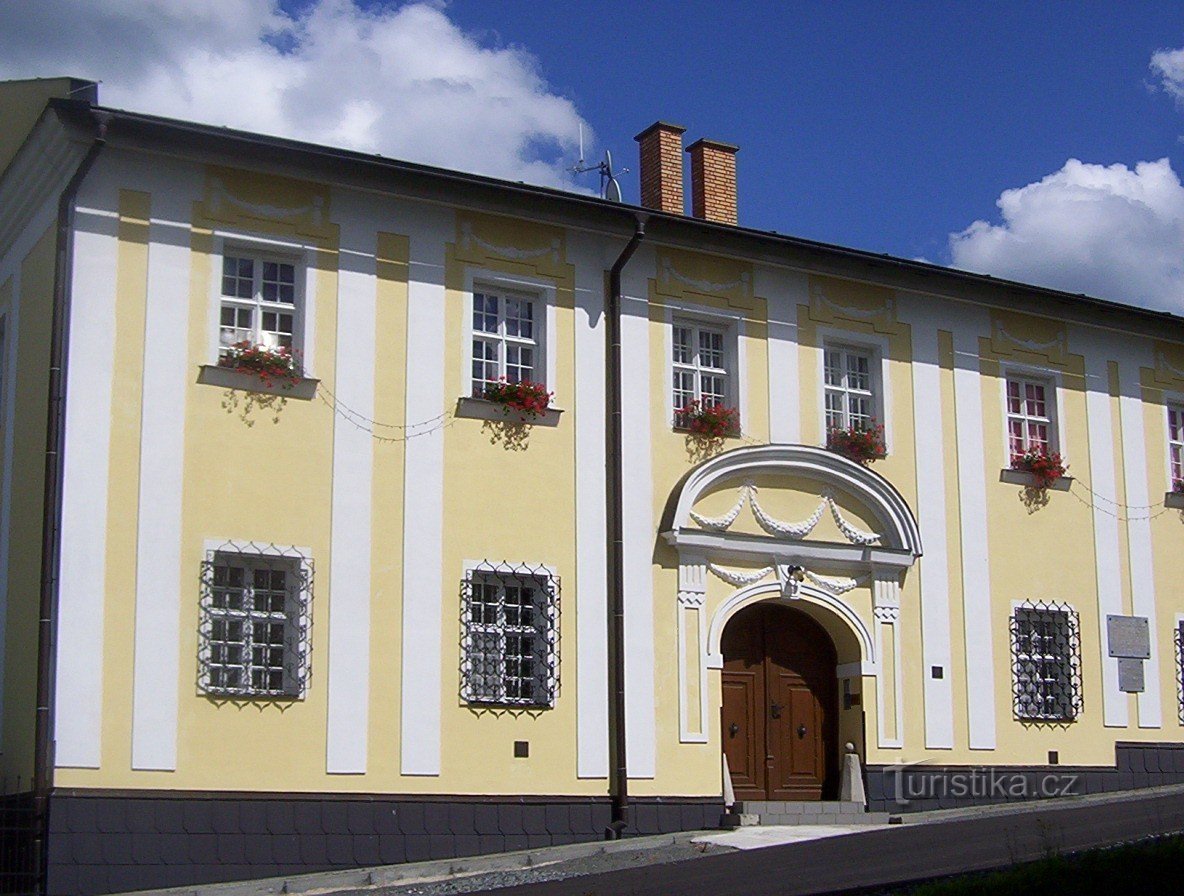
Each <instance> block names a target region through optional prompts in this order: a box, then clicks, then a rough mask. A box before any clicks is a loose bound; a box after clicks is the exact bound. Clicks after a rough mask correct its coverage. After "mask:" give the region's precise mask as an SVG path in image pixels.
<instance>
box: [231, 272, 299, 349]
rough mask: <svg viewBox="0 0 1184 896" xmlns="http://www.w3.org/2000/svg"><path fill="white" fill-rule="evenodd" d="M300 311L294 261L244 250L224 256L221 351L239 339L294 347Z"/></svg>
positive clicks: (258, 343)
mask: <svg viewBox="0 0 1184 896" xmlns="http://www.w3.org/2000/svg"><path fill="white" fill-rule="evenodd" d="M298 312H299V309H298V302H297V291H296V265H295V264H293V263H292V262H290V261H281V260H278V259H274V258H268V257H266V256H252V255H248V254H245V253H243V252H234V253H230V254H227V255H225V256H223V258H222V306H221V310H220V317H219V325H220V326H219V333H218V337H219V352H220V353H223V354H224V353H225V352H226V351H227V350H228V349H229V348H230V346H232V345H234V344H235V343H237V342H250V343H252V344H254V345H266V346H267V347H269V348H273V349H274V348H289V349H290V348H294V347H295V346H294V345H293V340H294V339H295V333H296V320H297V316H298Z"/></svg>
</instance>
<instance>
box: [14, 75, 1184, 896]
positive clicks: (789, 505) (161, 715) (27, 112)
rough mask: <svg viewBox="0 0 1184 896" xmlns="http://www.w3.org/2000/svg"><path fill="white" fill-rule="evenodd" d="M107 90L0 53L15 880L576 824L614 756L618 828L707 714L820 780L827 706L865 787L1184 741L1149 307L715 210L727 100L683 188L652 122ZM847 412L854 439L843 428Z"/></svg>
mask: <svg viewBox="0 0 1184 896" xmlns="http://www.w3.org/2000/svg"><path fill="white" fill-rule="evenodd" d="M95 91H96V88H95V86H94V85H93V84H88V83H85V82H76V81H70V80H68V79H63V80H60V81H36V82H14V83H9V84H5V85H2V86H0V117H2V120H4V121H5V122H6V125H7V129H6V132H5V133H4V134H3V135H0V138H2V140H3V142H2V143H0V150H2V152H3V155H0V168H2V169H3V174H2V175H0V380H2V386H0V432H2V433H3V436H2V438H0V445H3V459H4V462H3V481H2V483H0V488H2V502H0V514H2V517H0V596H2V600H0V615H2V618H3V630H4V634H5V637H4V639H3V642H2V644H3V651H4V654H3V662H2V664H0V668H2V669H3V689H2V694H3V714H2V724H3V732H2V748H3V757H2V758H3V770H4V776H5V782H6V790H7V792H8V796H7V797H6V800H5V805H6V812H7V813H9V815H10V816H11V817H14V818H15V817H24V818H28V819H30V820H31V822H32V821H37V820H39V821H37V824H39V825H41V826H39V827H38V826H36V825H34V826H33V827H32V831H33V834H35V840H36V843H35V844H34V845H36V846H38V847H39V848H40V852H37V853H34V852H32V851H29V850H31V849H32V846H30V845H28V844H25V846H26V847H28V849H26V851H25V852H23V853H21V855H22V856H24V857H26V858H30V857H31V859H30V861H31V862H32V865H33V866H34V870H36V868H37V867H42V868H43V869H44V871H45V874H46V877H45V879H44V880H43V881H42V885H43V888H44V889H45V890H46V892H49V893H75V892H85V893H103V892H113V891H118V890H128V889H135V888H142V887H149V886H162V885H166V884H184V883H192V882H197V881H203V880H216V879H232V878H238V877H252V876H256V877H258V876H267V875H272V874H278V873H288V872H292V871H297V870H301V869H306V870H314V869H320V868H328V867H346V866H363V865H368V864H380V863H390V862H399V861H405V860H416V859H421V858H428V857H439V856H449V855H463V854H472V853H477V852H490V851H500V850H506V849H515V848H521V847H525V846H530V845H538V844H543V843H561V842H568V841H572V840H578V839H590V838H598V837H601V836H603V834H604V831H605V828H606V827H609V826H611V825H612V823H613V822H614V820H616V821H621V820H622V819H620V818H614V807H616V808H618V809H619V808H620V806H621V802H622V797H623V796H625V794H622V793H621V792H620V788H619V784H620V779H621V777H625V778H626V779H627V788H628V792H627V797H628V815H627V816H626V817H625V819H624V822H625V824H626V825H627V827H626V829H625V833H630V832H657V831H666V830H675V829H685V828H698V827H703V826H711V825H713V824H715V823H717V822H718V820H719V816H720V813H721V810H722V808H723V798H722V796H721V793H722V790H723V772H722V769H721V766H722V761H721V757H723V756H725V755H726V757H727V767H728V775H729V782H730V783H731V785H732V787H733V789H734V791H735V793H736V795H737V797H739V798H742V799H750V800H752V799H774V800H780V799H794V800H799V799H802V800H804V799H812V800H818V799H824V800H826V799H834V798H835V797H836V796H837V792H836V790H837V770H838V768H839V765H840V760H841V758H842V755H843V751H844V744H845V743H847V742H850V743H851V744H853V745H854V749H855V751H856V753H857V755H858V756H859V757H860V759H861V762H862V764H863V768H864V772H865V775H866V778H867V786H868V796H869V806H870V807H871V808H885V807H887V806H891V807H894V808H896V809H899V810H901V811H907V810H908V809H910V808H918V807H921V808H927V807H930V806H933V805H938V804H947V803H948V802H950V801H959V800H961V801H974V800H978V801H984V800H986V801H989V800H991V799H998V798H1000V795H999V794H998V793H993V792H986V793H980V792H977V791H973V792H971V791H968V790H967V789H966V788H965V787H964V786H962V785H960V784H959V782H960V781H961V782H963V784H965V779H966V776H968V775H970V774H971V773H973V774H975V775H978V774H986V773H987V772H986V770H987V769H991V768H1006V769H1010V770H1011V771H1012V772H1013V773H1014V774H1015V775H1016V776H1018V777H1017V780H1022V781H1024V782H1026V784H1025V786H1028V785H1030V786H1032V787H1038V786H1041V785H1040V782H1044V781H1046V780H1048V777H1049V774H1050V773H1051V772H1058V773H1064V774H1065V775H1070V776H1072V777H1073V778H1074V781H1075V782H1076V783H1075V785H1074V786H1076V787H1078V788H1082V789H1087V790H1088V789H1118V788H1126V787H1137V786H1144V785H1148V784H1154V783H1161V782H1166V781H1169V780H1184V729H1182V727H1181V718H1182V716H1181V712H1182V703H1181V699H1182V698H1181V690H1180V682H1181V672H1180V656H1179V650H1180V632H1181V620H1182V619H1184V596H1182V594H1181V588H1180V582H1181V581H1184V552H1182V551H1181V550H1180V549H1179V546H1180V539H1181V534H1182V531H1184V530H1182V529H1181V522H1182V520H1181V516H1180V513H1179V512H1178V511H1177V510H1176V508H1178V507H1179V506H1180V503H1181V498H1180V496H1179V495H1178V494H1177V493H1176V492H1175V491H1174V488H1179V487H1180V483H1181V481H1182V480H1184V467H1182V464H1184V457H1182V452H1184V417H1182V415H1184V322H1182V321H1181V319H1180V318H1177V317H1174V316H1171V315H1167V314H1162V313H1154V312H1149V311H1145V310H1140V309H1138V308H1134V307H1127V306H1124V305H1121V304H1115V303H1111V302H1104V301H1100V300H1097V299H1092V298H1088V297H1085V296H1075V295H1067V294H1063V293H1059V292H1055V291H1050V290H1046V289H1039V288H1035V287H1031V286H1026V285H1023V284H1018V283H1010V282H1004V281H999V280H994V279H991V278H989V277H983V276H976V275H971V274H967V273H963V272H959V271H952V270H947V269H943V268H939V267H934V266H931V265H927V264H922V263H918V262H913V261H906V260H902V259H896V258H890V257H884V256H879V255H874V254H870V253H866V252H859V251H854V250H850V249H843V248H839V247H835V246H828V245H821V244H817V243H812V242H808V241H803V240H799V239H793V238H789V237H784V236H780V235H777V234H771V233H763V232H756V231H751V230H746V229H744V228H741V227H739V226H737V225H736V223H735V222H736V201H735V196H736V194H735V148H734V147H730V146H728V145H726V144H721V143H716V142H713V141H706V140H700V141H698V142H697V143H694V144H692V146H691V147H690V149H689V152H690V154H691V165H690V168H691V172H692V184H691V193H692V206H693V212H694V214H693V215H690V216H688V215H685V214H684V213H683V199H684V197H683V184H682V169H683V149H682V142H683V141H682V133H683V131H682V128H679V127H676V126H673V125H669V124H665V123H661V122H659V123H658V124H656V125H654V126H653V127H651V128H650V129H648V130H646V131H644V132H643V133H642V134H640V135H639V136H638V140H639V142H640V145H641V157H642V165H641V185H642V206H643V207H634V206H628V205H622V204H618V203H611V202H606V201H603V200H599V199H594V198H589V197H586V196H580V195H574V194H568V193H563V192H558V191H553V190H547V189H541V188H536V187H530V186H524V185H521V184H511V183H505V182H501V181H497V180H492V179H489V178H484V177H477V176H472V175H467V174H462V173H458V172H451V171H443V170H438V169H433V168H428V167H424V166H419V165H411V164H406V163H402V162H396V161H392V160H389V159H383V158H379V157H373V156H366V155H361V154H357V153H351V152H344V151H340V150H336V149H332V148H328V147H322V146H311V145H307V144H302V143H297V142H292V141H287V140H279V139H274V138H270V137H263V136H259V135H254V134H246V133H239V132H235V131H229V130H226V129H224V128H214V127H206V126H202V125H196V124H192V123H188V122H180V121H171V120H165V119H161V118H155V117H152V116H146V115H140V114H136V113H133V112H126V111H119V110H114V109H108V108H104V107H102V106H99V105H97V96H96V94H95ZM618 286H619V292H620V296H619V301H618V295H617V291H618V290H617V288H618ZM615 305H619V309H620V321H619V338H620V346H621V364H620V370H619V377H620V383H621V389H620V394H621V401H620V416H619V426H620V434H621V443H622V445H623V450H622V451H620V452H616V451H610V450H608V449H607V448H606V445H608V444H612V443H613V440H612V439H611V438H610V439H608V440H606V436H605V432H606V426H607V427H608V431H609V433H610V435H611V434H612V433H613V431H614V429H613V427H614V424H615V423H616V422H617V420H618V418H617V417H616V416H615V415H614V414H613V413H612V411H613V407H612V404H613V402H611V401H609V400H608V394H609V393H608V392H607V390H606V386H605V383H606V375H610V376H611V374H612V371H611V368H612V365H611V364H607V365H606V355H607V357H608V358H610V359H611V353H610V352H609V350H608V348H607V347H606V344H607V342H608V340H607V335H608V331H609V330H610V329H611V327H612V326H613V325H614V323H615V321H616V315H615V314H614V306H615ZM241 343H246V346H245V348H246V349H247V350H248V354H249V353H250V350H252V348H253V347H254V346H256V345H264V346H268V347H269V348H270V350H271V351H270V352H269V353H264V354H263V355H262V356H260V355H259V354H258V353H256V356H255V357H254V363H255V364H256V368H255V371H257V370H258V369H259V365H260V364H262V365H263V367H264V375H263V376H260V375H259V373H258V372H253V371H252V370H249V369H244V367H243V366H241V365H240V366H237V367H236V366H234V364H235V363H238V362H232V361H231V360H229V359H230V358H231V357H232V356H233V357H239V356H240V355H241V354H242V353H243V350H244V348H243V347H242V346H241V345H240V344H241ZM236 346H238V347H236ZM280 347H283V348H285V349H290V350H291V351H292V352H294V353H295V357H297V359H298V360H297V362H295V363H296V367H295V368H294V369H295V373H291V374H289V373H288V372H287V371H286V370H278V371H277V370H274V369H271V372H270V373H268V372H267V370H268V368H267V365H268V364H271V365H272V368H274V365H275V358H276V357H278V355H277V354H276V351H277V350H278V348H280ZM239 361H241V364H249V363H252V362H251V360H250V359H243V358H241V357H239ZM606 368H607V369H608V374H606ZM501 377H508V378H509V379H510V380H516V379H526V380H532V381H537V382H541V383H543V384H544V391H546V392H550V393H552V396H551V399H550V403H549V406H548V407H547V409H546V410H545V411H544V412H543V413H542V414H541V415H538V416H534V415H520V414H519V413H518V412H516V411H509V412H508V411H507V410H506V409H505V408H504V407H502V406H501V405H499V404H498V403H497V402H494V401H491V400H489V399H487V398H486V397H484V396H486V395H487V394H488V392H487V387H488V386H490V385H496V384H497V383H498V382H499V381H500V378H501ZM696 401H697V402H699V405H697V406H696V405H695V404H694V402H696ZM717 406H721V407H724V408H727V409H730V410H731V411H733V412H734V415H732V416H729V415H727V414H724V415H722V417H721V416H719V415H718V414H717V416H716V418H714V419H706V420H704V419H702V411H703V409H704V408H713V407H717ZM708 417H709V418H710V417H711V415H710V414H708ZM873 421H878V423H879V424H881V425H882V426H883V427H884V429H883V441H884V445H883V447H884V448H885V449H886V456H884V457H882V458H880V459H877V460H875V461H874V463H857V462H855V461H853V460H850V459H848V458H847V457H844V456H842V455H840V454H839V453H836V452H835V451H831V450H828V449H827V448H826V447H825V446H826V444H827V442H828V435H827V433H828V431H829V430H832V429H834V430H843V429H853V430H854V431H856V432H859V431H861V430H864V429H866V428H867V427H868V426H871V425H872V423H873ZM717 425H718V427H719V429H718V431H716V432H715V434H714V435H712V433H711V432H707V433H703V432H696V431H694V430H695V429H696V428H698V429H702V428H704V427H706V428H708V429H711V428H712V427H715V426H717ZM832 439H833V437H832ZM872 447H873V448H875V447H876V446H872ZM1045 449H1047V450H1050V451H1053V452H1058V453H1060V454H1061V455H1063V457H1064V459H1065V460H1066V461H1067V462H1068V464H1069V471H1068V472H1069V476H1057V475H1055V474H1056V472H1057V471H1055V470H1054V471H1052V474H1051V476H1050V480H1049V483H1048V486H1049V487H1047V488H1040V487H1036V484H1035V483H1036V480H1035V479H1034V476H1033V474H1032V473H1030V472H1022V471H1017V470H1013V469H1012V468H1011V461H1012V457H1013V455H1018V454H1022V453H1025V452H1029V451H1032V452H1036V453H1039V452H1040V451H1042V450H1045ZM606 461H608V463H606ZM618 465H619V467H620V473H619V481H617V475H616V473H615V472H614V470H615V469H616V467H617V466H618ZM612 495H616V496H617V497H618V498H619V508H620V513H619V516H618V515H617V513H616V511H615V504H614V502H613V501H611V500H606V496H612ZM614 521H619V525H620V544H619V552H620V563H619V565H618V564H617V563H614V562H612V560H613V558H614V556H616V554H617V551H618V547H617V543H616V540H615V539H614V538H613V537H612V534H613V531H614ZM618 574H619V577H620V581H621V582H622V583H623V589H622V590H621V592H620V594H621V600H622V602H623V608H622V609H623V618H617V617H615V616H611V614H610V609H611V604H612V603H613V600H614V596H615V595H616V593H617V592H616V591H615V586H614V585H613V582H614V576H615V575H618ZM617 623H619V624H620V629H619V631H618V629H617ZM618 636H619V637H618ZM618 657H619V658H620V659H621V661H622V662H623V667H624V675H623V678H622V677H620V676H618V675H617V674H616V673H615V672H614V670H615V669H616V660H617V659H618ZM618 685H619V686H620V694H621V703H620V704H617V703H616V702H615V700H614V699H612V698H613V697H614V695H616V694H617V693H618ZM618 709H620V712H618V711H617V710H618ZM622 729H623V735H624V738H625V741H626V744H627V746H626V749H625V750H624V755H623V756H621V755H619V751H616V750H615V748H614V744H615V743H616V740H617V737H618V736H619V735H620V734H622ZM622 759H623V760H624V762H622V761H620V760H622ZM913 763H923V765H921V766H910V767H911V768H912V770H911V771H909V772H908V773H907V774H906V773H902V772H901V771H900V769H901V768H902V767H903V766H906V765H909V764H913ZM1057 780H1060V779H1059V778H1058V779H1057ZM901 782H904V785H902V784H901ZM902 788H903V789H902ZM960 788H961V789H960ZM972 790H973V789H972ZM1017 795H1018V794H1016V793H1015V792H1014V791H1013V792H1010V793H1008V794H1007V796H1010V797H1015V796H1017ZM898 797H899V800H898ZM19 845H20V844H18V846H19ZM11 846H12V845H11V844H10V847H11ZM12 848H16V847H12ZM33 859H35V861H33Z"/></svg>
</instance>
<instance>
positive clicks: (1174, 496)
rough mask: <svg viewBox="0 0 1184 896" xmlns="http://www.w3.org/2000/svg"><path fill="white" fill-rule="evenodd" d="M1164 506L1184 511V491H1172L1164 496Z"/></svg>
mask: <svg viewBox="0 0 1184 896" xmlns="http://www.w3.org/2000/svg"><path fill="white" fill-rule="evenodd" d="M1163 506H1164V507H1170V508H1172V509H1173V510H1184V491H1171V492H1168V493H1167V494H1166V495H1164V496H1163Z"/></svg>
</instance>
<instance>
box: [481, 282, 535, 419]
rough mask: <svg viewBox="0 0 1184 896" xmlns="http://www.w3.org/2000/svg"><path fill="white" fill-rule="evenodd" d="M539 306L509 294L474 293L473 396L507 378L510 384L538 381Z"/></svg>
mask: <svg viewBox="0 0 1184 896" xmlns="http://www.w3.org/2000/svg"><path fill="white" fill-rule="evenodd" d="M538 306H539V303H538V302H537V301H536V300H535V299H533V298H531V297H529V296H523V295H516V294H514V293H506V292H496V293H495V292H492V291H490V290H474V292H473V367H472V380H473V396H474V397H476V398H480V397H482V396H483V395H484V394H485V387H486V386H490V385H493V384H494V383H496V382H497V381H498V379H499V378H501V377H503V376H504V377H505V378H506V380H507V381H509V382H511V383H521V382H527V381H532V382H533V381H536V380H538V379H539V377H538V375H537V374H536V373H535V371H536V370H537V369H538V368H539V357H538V348H539V341H538V332H537V331H538V324H537V320H536V316H535V314H536V311H537V309H538Z"/></svg>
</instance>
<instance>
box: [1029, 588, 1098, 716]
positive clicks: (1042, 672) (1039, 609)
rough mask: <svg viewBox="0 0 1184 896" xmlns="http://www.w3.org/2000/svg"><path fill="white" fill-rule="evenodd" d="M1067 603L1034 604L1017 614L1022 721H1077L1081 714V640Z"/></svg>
mask: <svg viewBox="0 0 1184 896" xmlns="http://www.w3.org/2000/svg"><path fill="white" fill-rule="evenodd" d="M1079 632H1080V626H1079V623H1078V620H1077V613H1076V611H1075V610H1073V609H1072V608H1071V607H1069V606H1067V605H1065V604H1049V603H1028V604H1024V605H1021V606H1017V607H1016V608H1015V609H1014V610H1013V612H1012V618H1011V661H1012V697H1013V708H1014V711H1015V717H1016V718H1017V719H1019V720H1021V721H1072V720H1073V719H1076V718H1077V717H1078V716H1079V715H1080V714H1081V709H1082V695H1081V639H1080V634H1079Z"/></svg>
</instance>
